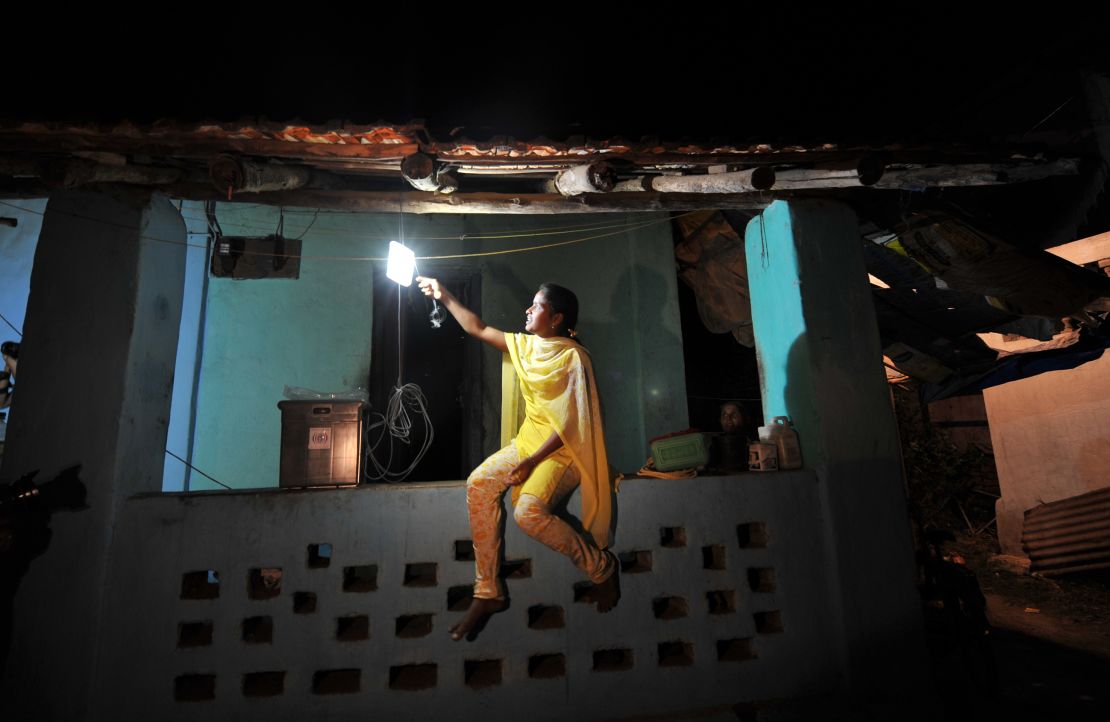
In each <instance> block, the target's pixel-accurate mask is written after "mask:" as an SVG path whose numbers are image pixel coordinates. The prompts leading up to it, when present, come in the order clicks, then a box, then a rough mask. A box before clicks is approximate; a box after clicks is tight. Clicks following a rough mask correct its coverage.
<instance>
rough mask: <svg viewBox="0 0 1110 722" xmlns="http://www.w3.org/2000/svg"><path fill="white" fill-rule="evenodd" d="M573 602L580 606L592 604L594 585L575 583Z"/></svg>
mask: <svg viewBox="0 0 1110 722" xmlns="http://www.w3.org/2000/svg"><path fill="white" fill-rule="evenodd" d="M574 601H575V602H577V603H581V604H593V603H594V585H593V584H592V583H591V582H575V583H574Z"/></svg>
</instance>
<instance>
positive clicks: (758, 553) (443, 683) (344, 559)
mask: <svg viewBox="0 0 1110 722" xmlns="http://www.w3.org/2000/svg"><path fill="white" fill-rule="evenodd" d="M464 496H465V495H464V487H463V485H462V484H460V483H449V484H419V485H399V486H372V487H362V488H351V489H336V490H317V491H309V492H282V491H266V492H234V493H232V492H215V493H212V494H204V495H197V494H191V495H168V496H162V495H157V496H144V497H138V498H132V499H131V500H129V501H128V502H127V503H126V506H125V510H124V513H123V516H122V518H121V520H120V523H119V525H118V527H117V533H116V535H115V539H114V541H113V557H114V559H115V560H116V564H115V567H114V572H113V576H112V578H111V579H110V580H109V583H108V584H107V587H106V599H105V602H106V603H105V605H104V609H105V614H104V617H103V619H102V620H101V624H102V626H103V629H104V642H103V644H102V646H101V649H100V654H101V660H102V663H101V664H100V665H99V667H98V676H97V678H96V680H95V682H94V687H95V688H96V690H97V698H96V700H95V703H94V706H93V709H92V713H91V715H90V716H91V717H92V718H112V719H161V720H178V719H180V720H185V719H190V720H192V719H200V718H203V719H212V720H232V719H262V718H265V719H269V720H303V719H330V720H355V719H367V718H368V717H372V718H374V719H388V720H406V719H411V720H427V719H447V718H451V719H460V720H469V719H479V718H485V719H491V720H501V719H517V720H519V719H532V720H567V719H576V720H594V719H610V718H618V717H627V716H633V715H657V714H668V713H674V712H677V711H682V710H697V709H705V708H710V707H714V706H720V705H724V706H725V707H724V708H723V709H724V710H725V711H726V712H727V710H728V705H732V704H734V703H736V702H740V701H744V700H757V699H772V698H778V699H782V698H790V697H801V696H810V695H818V694H822V693H826V692H830V691H832V690H834V689H835V688H836V685H837V672H838V662H837V655H836V653H835V651H834V649H833V640H832V635H831V631H830V630H831V628H832V620H831V619H830V611H829V609H830V606H829V605H828V604H827V603H826V601H827V598H828V594H829V592H828V589H827V580H826V570H825V567H824V562H823V559H824V556H823V555H822V554H820V553H815V550H816V548H817V547H818V545H819V544H820V540H821V531H820V529H821V522H820V519H819V517H820V513H819V506H818V499H817V485H816V482H815V479H814V477H813V475H812V474H811V473H810V472H782V473H772V474H763V475H759V474H744V475H741V476H737V477H707V478H697V479H692V480H679V481H670V480H652V479H634V480H628V481H625V482H624V484H623V486H622V488H621V492H620V494H619V495H618V514H619V524H618V527H617V528H618V536H617V538H616V543H615V545H614V550H615V551H617V552H618V553H622V552H626V551H634V550H635V551H647V552H650V554H651V560H652V561H651V566H652V568H651V571H648V572H642V573H626V574H623V575H622V577H621V584H622V589H623V594H624V596H623V598H622V600H621V603H620V605H619V606H618V607H617V609H616V610H614V611H613V612H611V613H610V614H607V615H600V614H598V613H597V612H596V610H595V609H594V608H593V607H592V606H589V605H586V604H582V603H575V602H574V601H573V584H574V583H575V582H578V581H580V580H581V579H580V577H579V575H578V572H577V570H576V569H575V568H574V567H573V566H572V565H571V564H570V563H569V562H568V561H567V560H566V559H565V558H563V557H561V556H560V555H558V554H556V553H554V552H552V551H550V550H548V549H546V548H544V547H541V546H540V545H538V544H537V543H536V542H534V541H532V540H531V539H529V538H527V537H525V536H524V535H522V534H521V533H520V532H519V531H518V530H517V529H516V526H515V524H514V523H513V522H512V520H511V517H509V522H508V532H507V534H508V536H507V544H506V557H507V558H508V559H521V558H528V559H531V560H532V576H531V578H527V579H519V580H509V582H508V586H509V593H510V596H511V601H512V605H511V607H510V608H509V610H508V611H506V612H505V613H503V614H499V615H497V616H495V617H493V618H492V620H491V621H490V623H489V626H488V627H487V628H486V630H485V631H484V632H483V633H482V634H481V636H479V637H478V639H477V640H476V641H474V642H452V641H451V640H450V638H449V637H448V635H447V628H448V627H449V626H450V625H451V624H453V623H454V621H455V620H457V619H458V618H459V616H460V614H459V613H458V612H449V611H447V593H448V589H449V588H450V587H452V586H456V585H469V584H470V583H471V582H472V580H473V576H472V575H473V568H472V563H470V562H466V561H456V560H455V559H454V542H455V541H456V540H459V539H467V538H468V537H469V531H468V525H467V520H466V514H465V500H464ZM570 506H571V509H572V511H576V508H577V495H576V496H575V497H574V498H573V499H572V501H571V505H570ZM748 522H764V523H765V524H766V528H767V531H768V535H769V542H768V544H767V545H766V547H765V548H745V549H742V548H740V546H739V542H738V535H737V525H738V524H741V523H748ZM664 526H681V527H683V528H684V530H685V533H686V537H687V545H686V546H685V547H678V548H665V547H661V545H660V528H661V527H664ZM320 542H327V543H330V544H332V545H333V557H332V560H331V563H330V566H329V567H327V568H325V569H310V568H308V567H307V547H308V545H309V544H312V543H320ZM707 545H721V546H723V547H724V550H725V566H726V568H725V569H723V570H711V569H704V568H703V555H702V547H703V546H707ZM425 562H433V563H435V564H436V565H437V579H436V584H435V586H430V587H407V586H404V584H403V575H404V569H405V564H408V563H425ZM358 564H376V565H377V567H378V576H377V590H376V591H372V592H367V593H349V592H343V591H342V579H343V568H344V567H345V566H348V565H358ZM264 566H265V567H280V568H281V569H282V571H283V578H282V586H281V592H280V594H279V595H278V596H276V597H274V598H272V599H267V600H251V599H249V598H248V595H247V586H248V584H247V580H248V574H249V571H250V569H251V568H254V567H264ZM751 568H771V569H774V573H775V589H774V591H771V592H760V593H756V592H753V591H752V590H751V587H750V585H749V582H748V573H749V569H751ZM209 569H211V570H215V571H217V572H218V573H219V576H220V579H221V584H220V592H219V598H217V599H210V600H186V599H180V598H179V597H180V592H181V583H182V574H183V573H186V572H191V571H197V570H209ZM710 590H734V591H735V592H736V602H737V603H736V610H735V612H734V613H729V614H720V615H710V614H708V604H707V600H706V592H707V591H710ZM300 591H309V592H314V593H315V594H316V595H317V609H316V612H315V613H314V614H294V613H293V609H292V604H293V594H294V593H295V592H300ZM660 596H680V597H683V598H685V599H686V600H687V601H688V605H689V613H688V616H687V617H685V618H681V619H674V620H659V619H656V618H655V616H654V614H653V608H652V600H653V599H654V598H656V597H660ZM536 604H545V605H558V606H561V607H562V608H563V610H564V612H565V618H566V626H565V628H563V629H549V630H535V629H530V628H528V626H527V618H528V608H529V607H530V606H532V605H536ZM767 611H779V612H780V613H781V620H782V624H783V628H784V630H783V631H782V632H767V633H760V632H759V631H758V630H757V627H756V623H755V618H754V615H756V614H757V613H761V612H767ZM413 613H430V614H432V615H433V629H432V630H431V633H430V634H429V635H427V636H424V637H420V638H414V639H402V638H398V637H397V636H396V634H395V619H396V617H398V616H399V615H402V614H413ZM348 614H365V615H368V616H369V622H370V638H369V639H368V640H365V641H356V642H339V641H336V639H335V636H336V631H335V627H336V618H337V617H340V616H343V615H348ZM257 615H268V616H270V617H271V618H272V621H273V641H272V643H271V644H257V645H253V644H245V643H244V642H243V641H241V626H240V625H241V623H242V620H243V619H244V618H247V617H252V616H257ZM204 620H208V621H211V622H212V624H213V635H212V643H211V645H208V646H201V647H193V648H187V649H179V648H177V643H178V637H177V635H178V624H179V623H180V622H194V621H204ZM734 638H740V639H751V640H752V641H751V645H752V649H753V650H754V651H755V653H756V654H757V655H758V657H757V658H755V659H750V660H746V661H718V659H717V641H718V640H723V639H734ZM674 640H681V641H684V642H688V643H689V644H691V645H692V647H693V657H692V664H690V665H689V666H679V667H660V666H659V664H658V659H657V654H658V651H657V650H658V644H659V643H661V642H669V641H674ZM607 648H626V649H630V650H631V651H632V659H633V661H632V667H631V668H630V669H627V670H623V671H593V670H592V660H593V652H594V651H595V650H599V649H607ZM540 653H561V654H564V655H565V660H566V674H565V676H563V677H560V678H555V679H532V678H530V677H529V673H528V659H529V657H530V656H532V655H535V654H540ZM491 659H495V660H502V662H501V669H502V681H501V683H500V684H499V685H496V686H492V687H487V688H483V689H472V688H470V687H468V686H467V685H466V684H465V682H464V677H463V671H464V665H465V662H466V661H467V660H491ZM416 663H431V664H435V665H437V680H436V684H435V686H434V687H432V688H428V689H424V690H419V691H397V690H391V689H390V688H389V680H390V668H391V667H392V666H395V665H404V664H416ZM337 668H351V669H358V670H360V689H359V691H358V692H357V693H354V694H343V695H319V694H313V693H312V678H313V674H314V673H315V672H316V671H319V670H328V669H337ZM260 671H282V672H284V673H285V676H284V691H283V693H282V694H280V695H278V696H274V697H268V698H247V697H245V696H244V694H243V692H242V690H241V680H242V675H243V674H245V673H252V672H260ZM185 674H212V675H215V696H214V699H212V700H209V701H195V702H178V701H175V700H174V684H175V683H174V680H175V678H176V677H178V676H180V675H185ZM480 716H481V717H480Z"/></svg>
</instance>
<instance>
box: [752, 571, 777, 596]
mask: <svg viewBox="0 0 1110 722" xmlns="http://www.w3.org/2000/svg"><path fill="white" fill-rule="evenodd" d="M748 586H750V587H751V588H752V591H753V592H759V593H760V594H764V593H768V592H773V591H775V570H774V569H772V568H771V567H752V568H750V569H748Z"/></svg>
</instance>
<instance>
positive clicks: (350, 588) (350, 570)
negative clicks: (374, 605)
mask: <svg viewBox="0 0 1110 722" xmlns="http://www.w3.org/2000/svg"><path fill="white" fill-rule="evenodd" d="M377 588H378V565H377V564H363V565H361V566H354V567H343V591H345V592H355V593H362V592H372V591H374V590H375V589H377Z"/></svg>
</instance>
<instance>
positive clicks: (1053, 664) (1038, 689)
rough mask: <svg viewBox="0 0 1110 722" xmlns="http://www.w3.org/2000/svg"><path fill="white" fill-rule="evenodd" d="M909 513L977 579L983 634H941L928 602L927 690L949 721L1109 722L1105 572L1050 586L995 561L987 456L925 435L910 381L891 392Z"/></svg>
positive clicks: (1109, 616) (993, 488)
mask: <svg viewBox="0 0 1110 722" xmlns="http://www.w3.org/2000/svg"><path fill="white" fill-rule="evenodd" d="M892 395H893V398H894V405H895V410H896V413H897V417H898V426H899V432H900V435H901V439H902V455H903V461H904V464H905V469H906V487H907V494H908V498H909V504H910V513H911V517H912V519H913V522H914V526H915V528H916V530H917V532H918V535H919V536H922V535H923V532H924V530H926V529H933V530H943V531H948V532H951V533H952V534H953V536H954V537H955V540H954V541H952V542H949V543H947V544H946V545H945V552H946V556H947V557H948V558H949V559H956V560H958V561H959V560H962V562H963V565H964V566H965V567H966V568H967V569H969V570H971V571H972V572H974V579H975V580H976V581H977V583H978V587H979V589H981V590H982V593H983V595H984V596H985V598H986V621H987V622H988V623H989V628H987V630H986V633H985V634H980V633H979V629H978V627H975V625H970V626H971V627H974V629H968V628H964V629H958V628H954V627H953V626H952V625H951V624H947V625H945V624H943V623H941V624H937V623H936V622H937V620H938V617H937V615H935V614H934V615H933V616H932V617H930V612H935V611H936V610H935V609H930V606H929V603H928V602H926V607H925V610H926V621H927V623H928V622H933V623H932V624H927V635H928V640H929V647H930V652H931V654H932V661H933V675H934V680H935V683H936V686H937V689H938V692H939V693H940V696H941V698H942V700H943V703H944V709H945V717H946V719H949V720H963V719H969V720H971V719H974V720H994V719H1005V720H1007V721H1008V722H1009V721H1010V720H1026V719H1028V720H1056V719H1062V720H1088V719H1090V720H1100V721H1101V722H1105V721H1106V720H1110V570H1105V571H1102V572H1097V573H1088V574H1085V575H1068V576H1062V577H1055V578H1046V577H1041V576H1036V575H1028V574H1014V573H1012V572H1009V571H1006V570H1005V569H1003V568H1001V567H1000V565H999V564H997V563H992V560H991V558H992V557H993V556H994V555H996V554H997V553H998V551H999V547H998V539H997V537H996V536H995V528H994V524H993V522H994V504H995V500H996V499H997V498H998V496H999V493H1000V490H999V486H998V476H997V472H996V470H995V465H994V457H993V455H992V454H991V451H990V448H989V447H987V448H957V447H956V446H955V445H953V444H952V443H951V440H950V439H949V438H948V437H947V435H946V434H945V432H944V431H943V430H940V429H937V428H935V427H933V426H931V425H930V424H929V422H928V419H927V414H926V413H923V411H922V405H921V404H920V403H919V401H918V393H917V389H916V387H914V386H913V384H912V383H909V384H904V385H897V386H892Z"/></svg>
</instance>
